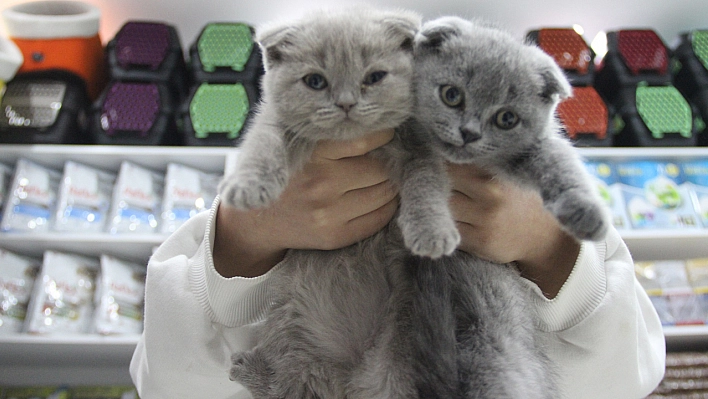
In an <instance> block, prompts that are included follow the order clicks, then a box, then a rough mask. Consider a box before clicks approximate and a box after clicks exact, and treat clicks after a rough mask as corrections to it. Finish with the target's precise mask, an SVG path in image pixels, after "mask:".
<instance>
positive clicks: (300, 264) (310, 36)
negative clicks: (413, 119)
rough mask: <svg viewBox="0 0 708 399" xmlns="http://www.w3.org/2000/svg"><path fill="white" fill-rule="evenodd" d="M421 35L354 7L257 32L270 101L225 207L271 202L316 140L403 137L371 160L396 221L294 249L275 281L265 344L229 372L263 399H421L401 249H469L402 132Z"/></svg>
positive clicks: (225, 193) (439, 188)
mask: <svg viewBox="0 0 708 399" xmlns="http://www.w3.org/2000/svg"><path fill="white" fill-rule="evenodd" d="M419 26H420V18H419V16H417V15H414V14H412V13H409V12H402V11H401V12H385V11H378V10H374V9H368V8H356V9H347V10H344V11H340V12H330V13H324V12H323V13H317V14H314V15H310V16H308V17H305V18H303V19H302V20H299V21H295V22H291V23H286V24H279V25H276V26H274V27H270V28H268V29H264V30H262V31H259V33H258V41H259V42H260V44H261V46H262V48H263V54H264V60H265V65H266V74H265V75H264V78H263V89H264V92H263V103H262V105H261V107H260V109H259V113H258V114H257V116H256V118H255V120H254V123H253V124H252V126H250V127H249V129H248V132H247V134H246V136H245V140H244V142H243V144H242V147H241V152H240V154H239V157H238V160H237V165H236V168H235V172H234V173H233V174H231V175H229V176H228V177H227V178H226V179H224V181H223V182H222V183H221V185H220V190H219V191H220V195H221V197H222V198H223V200H224V201H225V202H226V203H227V204H230V205H233V206H236V207H239V208H243V209H252V208H258V207H263V206H267V205H268V204H269V203H271V202H272V201H274V200H275V199H276V198H277V197H278V196H279V195H280V193H281V192H282V190H283V188H284V187H285V185H286V184H287V181H288V178H289V177H290V176H291V175H292V173H293V172H294V171H296V170H297V169H298V168H300V167H301V166H302V164H303V163H304V162H305V161H306V160H307V159H308V157H309V156H310V155H311V153H312V150H313V148H314V146H315V144H316V143H317V141H318V140H322V139H335V140H337V139H340V140H344V139H351V138H355V137H360V136H362V135H364V134H367V133H370V132H373V131H376V130H381V129H385V128H392V127H398V128H397V129H396V134H395V137H394V139H393V140H392V141H391V142H390V143H389V144H387V145H385V146H384V147H382V148H380V149H377V150H375V151H374V152H372V154H373V155H374V156H380V157H383V158H384V159H386V160H387V161H388V164H389V167H390V171H391V180H392V181H393V182H394V183H397V184H398V185H399V188H400V190H399V193H400V197H401V200H400V203H401V206H400V208H399V211H398V217H397V219H396V222H392V223H390V224H389V226H388V227H387V228H385V229H384V230H383V231H381V232H379V233H377V234H375V235H374V236H373V237H371V238H368V239H366V240H363V241H362V242H360V243H357V244H354V245H351V246H349V247H347V248H343V249H339V250H335V251H305V250H291V251H289V253H288V255H287V256H286V258H285V259H284V261H283V263H282V265H281V266H280V267H279V268H278V269H276V270H274V271H273V276H272V277H271V278H272V279H273V281H274V282H275V284H277V287H276V288H275V289H274V290H273V292H274V295H275V298H274V304H273V307H272V309H271V311H270V312H269V314H268V317H267V319H266V321H265V323H264V325H263V328H262V330H261V332H260V333H259V334H258V343H257V345H256V346H255V347H254V349H253V350H251V351H248V352H245V353H237V354H235V355H234V357H233V367H232V369H231V378H232V379H233V380H236V381H238V382H240V383H242V384H243V385H244V386H246V387H247V388H248V389H249V390H250V391H251V393H252V394H253V396H254V397H256V398H328V399H329V398H349V399H354V398H362V399H374V398H382V399H383V398H410V397H415V395H416V393H415V392H416V391H415V386H414V380H413V375H414V370H413V367H412V365H413V361H412V359H411V357H410V356H411V354H410V351H409V348H410V345H409V343H408V342H409V341H408V338H407V334H408V331H411V326H410V320H409V318H407V317H406V316H405V315H406V313H405V312H404V311H401V310H399V309H410V306H409V305H408V304H409V303H410V300H411V299H412V296H411V289H412V285H411V283H412V280H411V279H410V278H409V277H408V276H407V274H406V273H405V272H404V269H403V267H404V262H403V260H404V258H405V257H406V255H407V254H408V251H406V250H405V248H406V247H408V248H410V249H411V251H412V252H413V253H416V254H418V255H424V256H429V257H432V258H436V257H440V256H442V255H445V254H450V253H452V251H453V250H454V249H455V247H456V246H457V244H458V243H459V240H460V237H459V233H458V232H457V229H456V227H455V223H454V221H453V219H452V216H451V214H450V211H449V209H448V207H447V201H448V197H449V187H448V186H447V184H448V183H447V182H446V181H445V179H441V178H440V177H441V176H442V175H444V173H445V169H444V165H443V163H442V161H441V159H440V158H439V157H438V156H437V155H436V154H435V153H434V152H433V150H432V147H431V146H430V145H428V143H427V141H428V140H427V139H424V138H422V137H415V136H414V134H413V133H415V132H417V131H415V130H411V129H407V128H405V127H401V126H399V125H401V124H403V123H404V122H405V121H406V120H408V119H409V118H410V115H411V111H412V109H413V104H414V101H413V86H412V77H413V39H414V37H415V33H416V32H417V29H418V28H419ZM399 226H400V229H399ZM400 332H406V334H405V335H404V336H401V335H400Z"/></svg>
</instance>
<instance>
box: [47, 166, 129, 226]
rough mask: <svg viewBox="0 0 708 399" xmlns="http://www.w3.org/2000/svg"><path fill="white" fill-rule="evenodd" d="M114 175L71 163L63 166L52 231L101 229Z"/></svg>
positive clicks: (114, 178)
mask: <svg viewBox="0 0 708 399" xmlns="http://www.w3.org/2000/svg"><path fill="white" fill-rule="evenodd" d="M115 180H116V175H115V174H114V173H109V172H104V171H102V170H99V169H96V168H93V167H90V166H87V165H83V164H80V163H77V162H74V161H67V162H66V163H65V164H64V175H63V177H62V180H61V185H60V187H59V198H58V201H57V212H56V218H55V222H54V230H57V231H73V232H87V233H90V232H101V231H103V230H104V226H105V222H106V217H107V216H108V208H109V207H110V204H111V192H112V191H113V185H114V184H115Z"/></svg>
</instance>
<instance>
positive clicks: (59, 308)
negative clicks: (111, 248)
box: [27, 251, 99, 334]
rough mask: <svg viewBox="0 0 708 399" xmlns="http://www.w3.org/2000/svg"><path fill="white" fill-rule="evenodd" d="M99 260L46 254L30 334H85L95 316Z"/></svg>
mask: <svg viewBox="0 0 708 399" xmlns="http://www.w3.org/2000/svg"><path fill="white" fill-rule="evenodd" d="M98 269H99V262H98V259H94V258H89V257H85V256H80V255H75V254H67V253H62V252H55V251H46V252H45V253H44V259H43V262H42V268H41V270H40V273H39V277H38V278H37V280H36V281H35V287H34V294H33V297H32V301H31V303H30V314H29V323H28V325H27V331H28V332H30V333H36V334H45V333H67V334H72V333H85V332H87V331H88V328H89V326H90V322H91V316H92V315H93V297H94V292H95V286H96V275H97V274H98Z"/></svg>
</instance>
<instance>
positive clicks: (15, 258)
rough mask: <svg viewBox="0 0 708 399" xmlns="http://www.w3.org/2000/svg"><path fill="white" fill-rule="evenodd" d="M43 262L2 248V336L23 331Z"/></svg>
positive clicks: (0, 294)
mask: <svg viewBox="0 0 708 399" xmlns="http://www.w3.org/2000/svg"><path fill="white" fill-rule="evenodd" d="M40 265H41V262H40V261H39V260H36V259H32V258H29V257H25V256H21V255H17V254H15V253H12V252H10V251H7V250H4V249H2V248H0V336H1V335H8V334H14V333H18V332H20V331H21V330H22V326H23V325H24V322H25V317H26V315H27V306H28V305H29V301H30V297H31V295H32V286H33V285H34V280H35V278H36V277H37V273H38V272H39V267H40Z"/></svg>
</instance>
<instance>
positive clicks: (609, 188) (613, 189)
mask: <svg viewBox="0 0 708 399" xmlns="http://www.w3.org/2000/svg"><path fill="white" fill-rule="evenodd" d="M584 163H585V169H587V171H588V173H590V176H591V177H592V178H593V183H594V184H595V186H596V187H597V190H598V192H599V193H600V197H601V198H602V200H603V201H604V203H605V205H607V207H608V209H609V210H610V215H611V217H612V224H613V225H614V226H615V228H616V229H617V230H627V229H630V228H631V227H632V226H631V225H630V223H629V217H628V216H627V210H626V208H625V206H624V197H623V196H622V187H621V184H620V181H619V176H618V175H617V170H616V168H615V165H614V164H612V163H609V162H604V161H592V160H591V161H585V162H584Z"/></svg>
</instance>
